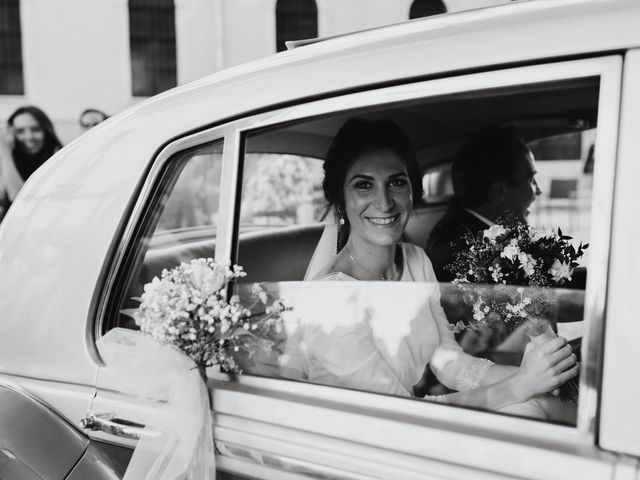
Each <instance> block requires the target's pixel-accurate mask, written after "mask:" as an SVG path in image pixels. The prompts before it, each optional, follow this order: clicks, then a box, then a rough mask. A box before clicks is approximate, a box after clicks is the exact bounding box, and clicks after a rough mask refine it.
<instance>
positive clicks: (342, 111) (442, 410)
mask: <svg viewBox="0 0 640 480" xmlns="http://www.w3.org/2000/svg"><path fill="white" fill-rule="evenodd" d="M639 24H640V4H638V2H637V1H635V0H579V1H578V0H554V1H546V0H538V1H528V2H515V3H512V4H508V5H504V6H499V7H492V8H487V9H479V10H474V11H467V12H460V13H456V14H451V15H439V16H435V17H431V18H426V19H419V20H414V21H410V22H407V23H404V24H400V25H395V26H389V27H383V28H378V29H374V30H370V31H365V32H361V33H357V34H353V35H346V36H343V37H337V38H330V39H325V40H322V39H319V40H317V41H312V42H304V43H305V44H304V45H298V46H295V45H294V46H293V47H294V48H291V49H290V50H289V51H287V52H283V53H280V54H278V55H275V56H273V57H270V58H265V59H263V60H260V61H257V62H254V63H251V64H246V65H242V66H238V67H235V68H232V69H229V70H225V71H223V72H220V73H218V74H215V75H213V76H211V77H208V78H204V79H202V80H200V81H196V82H194V83H191V84H188V85H185V86H183V87H179V88H176V89H174V90H171V91H169V92H167V93H164V94H161V95H159V96H157V97H154V98H152V99H150V100H148V101H145V102H143V103H141V104H139V105H136V106H135V107H132V108H130V109H129V110H127V111H126V112H124V113H122V114H119V115H117V116H115V117H113V118H110V119H109V120H107V121H105V122H104V123H102V124H100V125H99V126H97V127H96V128H94V129H93V130H91V131H90V132H88V133H87V134H85V135H84V136H82V137H81V138H79V139H78V140H76V141H74V142H73V143H72V144H70V145H68V146H66V147H65V148H63V149H62V150H61V151H60V152H59V153H58V154H56V155H55V157H53V158H52V159H51V160H50V161H48V162H47V163H46V164H45V165H44V166H43V167H42V168H41V169H40V170H39V171H38V172H36V174H34V175H33V176H32V178H31V179H30V180H29V181H28V182H27V184H26V185H25V187H24V189H23V190H22V191H21V193H20V195H19V197H18V198H17V200H16V201H15V203H14V204H13V205H12V207H11V208H10V210H9V212H8V214H7V216H6V217H5V220H4V221H3V223H2V225H1V226H0V272H1V273H0V312H1V315H2V320H1V322H0V477H1V478H18V479H27V478H28V479H31V478H60V479H62V478H66V479H79V478H89V477H90V478H105V479H106V478H109V479H111V478H120V477H121V476H122V474H123V472H124V470H125V469H126V465H127V462H128V460H129V458H130V456H131V451H132V448H133V447H134V446H135V444H136V441H137V440H136V438H137V437H138V436H139V435H140V432H141V430H142V428H144V425H147V424H149V423H153V418H154V413H155V410H156V408H157V406H156V405H154V404H153V402H148V401H147V402H142V401H140V400H139V399H138V398H137V397H136V396H135V395H132V394H131V392H128V391H126V389H123V388H121V387H120V386H119V384H118V381H117V380H118V379H117V377H118V372H117V371H115V370H113V369H112V368H110V366H109V365H107V364H105V362H104V360H103V358H102V357H101V355H100V352H99V350H98V348H97V346H96V341H97V340H98V339H100V338H101V337H102V336H103V335H104V334H105V333H106V332H108V331H109V330H111V329H112V328H114V327H125V328H135V325H133V323H132V321H131V319H130V317H129V316H127V315H125V314H124V313H123V312H127V311H128V309H131V308H135V307H136V301H135V300H133V298H134V297H137V296H139V295H140V292H141V291H142V287H143V285H144V284H145V283H147V282H149V281H150V280H151V279H152V278H153V277H154V276H156V275H158V274H159V273H160V271H161V270H162V269H163V268H170V267H173V266H175V265H177V264H178V263H180V262H182V261H188V260H190V259H193V258H200V257H215V258H216V259H218V260H221V261H224V260H228V261H231V262H233V263H237V264H240V265H242V266H243V267H244V268H245V270H246V271H247V272H248V276H247V277H246V278H245V279H244V282H245V284H250V283H252V282H267V283H268V284H270V285H276V286H277V285H285V286H287V287H286V288H295V286H296V285H300V284H303V283H304V284H306V282H302V280H303V278H304V275H305V271H306V269H307V266H308V263H309V260H310V258H311V255H312V253H313V251H314V248H315V247H316V244H317V242H318V240H319V238H320V236H321V234H322V231H323V228H324V224H323V222H322V213H323V207H324V203H323V198H322V189H321V182H322V160H323V158H324V156H325V154H326V151H327V147H328V145H329V143H330V142H331V139H332V137H333V136H334V134H335V133H336V131H337V129H338V128H339V127H340V125H342V124H343V123H344V121H345V120H346V119H348V118H351V117H355V116H360V117H367V118H382V117H384V118H391V119H393V120H394V121H395V122H396V123H397V124H399V125H400V126H401V127H402V128H403V129H404V130H405V131H406V133H407V134H408V136H409V137H410V139H411V141H412V142H413V145H414V147H415V149H416V151H417V155H418V160H419V163H420V165H421V168H422V169H423V172H424V175H425V176H424V185H425V197H424V198H423V201H422V204H421V205H420V207H419V208H417V209H416V211H415V212H414V215H413V216H412V218H411V220H410V223H409V227H408V229H407V231H406V240H407V241H409V242H413V243H415V244H417V245H419V246H424V245H425V242H426V239H427V237H428V235H429V232H430V229H431V228H432V226H433V225H434V223H435V222H436V221H437V219H438V218H439V217H440V216H441V215H442V213H443V211H444V208H445V206H446V202H447V200H448V199H449V198H450V197H451V186H450V179H449V173H448V172H449V169H450V165H451V161H452V159H453V158H454V157H455V155H456V153H457V152H458V150H459V149H460V146H461V145H462V144H463V143H464V142H465V140H466V139H467V138H469V137H470V136H472V135H473V134H474V133H477V132H479V131H481V130H483V129H485V128H487V127H496V126H509V127H511V128H513V129H515V130H516V131H517V132H518V134H519V135H520V136H521V137H522V138H524V139H525V140H526V141H527V142H529V145H530V146H531V148H532V150H533V151H534V153H535V155H536V157H537V169H538V173H539V183H540V185H541V188H542V190H543V194H542V195H541V197H540V198H539V199H538V201H537V202H536V203H535V204H534V207H533V208H532V212H531V216H530V221H531V222H532V223H535V224H539V225H546V226H552V227H553V226H562V228H563V230H564V231H565V232H568V233H570V234H571V235H572V236H573V237H574V238H576V239H579V240H581V241H585V242H588V243H589V244H590V246H589V248H588V250H587V255H586V256H585V258H584V262H583V267H584V268H585V269H586V270H587V271H588V276H587V281H586V285H582V286H580V285H578V286H577V287H578V288H577V289H574V290H573V291H569V293H570V295H568V296H569V298H570V299H571V301H573V302H575V301H577V302H578V303H579V307H580V308H579V309H577V310H576V311H578V312H580V313H579V316H578V317H575V316H574V318H572V319H571V320H573V321H572V322H569V323H568V324H567V325H566V326H565V325H563V324H558V330H559V332H560V333H561V334H565V335H567V336H571V337H582V347H581V356H582V363H581V371H580V383H579V388H580V391H579V397H578V401H577V404H575V405H574V407H573V408H574V410H573V413H572V415H570V416H568V417H565V419H564V420H561V421H545V420H540V419H532V418H527V417H526V416H519V415H512V414H505V413H498V412H490V411H480V410H477V409H471V408H465V407H461V406H449V405H442V404H437V403H432V402H428V401H422V400H420V399H416V398H401V397H395V396H391V395H384V394H380V393H376V392H371V391H362V390H357V389H350V388H338V387H335V386H327V385H322V384H318V383H310V382H305V381H301V380H292V379H287V378H282V376H279V375H277V374H275V373H273V372H270V371H269V370H268V369H267V370H264V371H259V372H258V373H256V374H250V373H249V374H246V375H240V376H237V377H231V376H229V375H227V374H225V373H222V372H220V371H218V370H217V369H216V368H211V369H209V377H210V381H209V387H210V389H211V393H212V399H213V407H214V415H213V418H214V421H213V425H212V428H213V432H214V437H215V445H216V461H217V468H218V470H219V472H220V473H219V475H220V476H221V477H222V478H224V476H229V478H261V479H268V478H269V479H285V478H286V479H288V478H291V479H294V478H325V479H338V478H340V479H370V478H389V479H399V478H402V479H411V478H415V479H418V478H420V479H424V478H442V479H444V478H448V479H454V478H456V479H462V478H465V479H467V478H473V479H479V478H486V479H496V478H521V479H523V478H527V479H551V478H554V479H556V478H558V479H573V478H581V479H594V480H596V479H597V480H601V479H605V478H606V479H629V480H631V479H638V478H640V474H639V473H638V470H639V461H640V435H638V432H640V415H638V407H637V405H638V404H640V386H639V385H640V383H639V382H638V381H637V379H638V377H637V373H634V370H635V368H636V366H637V365H640V353H639V352H640V349H639V348H638V345H640V328H638V327H637V326H636V325H635V324H634V321H636V317H637V316H638V314H637V308H636V306H635V300H634V298H635V293H634V292H635V290H634V288H633V285H634V284H635V280H634V277H635V274H636V273H638V271H640V250H638V249H637V248H636V247H637V245H636V242H637V239H638V238H640V220H639V219H638V218H637V217H638V213H637V205H638V201H639V200H640V196H639V190H638V178H640V162H639V161H638V159H639V158H640V135H638V131H640V90H639V89H638V83H637V82H640V33H639V32H638V29H637V26H638V25H639ZM634 219H635V220H634ZM354 283H355V282H354ZM364 285H365V287H366V285H367V284H364ZM242 287H243V286H242V285H236V286H235V287H234V288H236V289H238V288H240V289H241V288H242ZM580 287H582V288H580ZM345 288H348V287H347V286H345ZM359 288H362V287H359ZM376 288H378V290H376V291H379V285H378V287H376ZM576 299H577V300H576ZM388 301H392V299H388ZM327 303H330V302H327ZM249 370H250V369H249ZM105 414H108V415H107V416H105ZM88 427H91V428H88Z"/></svg>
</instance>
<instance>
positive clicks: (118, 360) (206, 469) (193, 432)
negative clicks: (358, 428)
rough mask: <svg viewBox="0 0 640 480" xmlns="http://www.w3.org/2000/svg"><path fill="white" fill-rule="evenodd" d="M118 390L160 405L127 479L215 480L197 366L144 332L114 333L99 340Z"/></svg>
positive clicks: (206, 401) (208, 419) (209, 426)
mask: <svg viewBox="0 0 640 480" xmlns="http://www.w3.org/2000/svg"><path fill="white" fill-rule="evenodd" d="M97 343H98V350H99V352H100V355H101V356H102V358H103V360H104V361H105V363H106V365H107V366H108V367H109V368H113V369H115V370H116V371H117V372H118V374H119V381H118V382H119V385H118V387H119V389H120V391H121V392H123V393H126V394H128V395H131V396H134V397H138V398H140V399H144V400H153V401H156V402H158V415H157V417H156V418H154V420H153V421H151V422H147V426H146V427H147V429H149V430H150V431H152V432H154V434H153V435H144V436H142V437H141V439H140V440H139V441H138V444H137V446H136V449H135V451H134V453H133V456H132V457H131V462H130V463H129V466H128V468H127V471H126V473H125V476H124V479H123V480H133V479H135V480H169V479H176V478H185V479H193V480H213V479H214V478H215V473H216V472H215V452H214V446H213V430H212V423H211V411H210V408H209V396H208V393H207V388H206V386H205V384H204V382H203V381H202V378H201V377H200V374H199V372H198V369H197V368H196V366H195V364H194V363H193V361H192V360H191V359H190V358H189V357H187V356H186V355H184V354H182V353H180V352H179V351H177V350H175V349H174V348H172V347H171V346H169V345H163V344H161V343H159V342H157V341H156V340H154V339H153V338H151V337H150V336H148V335H144V334H141V333H140V332H136V331H132V330H128V329H124V328H115V329H113V330H111V331H109V332H108V333H107V334H106V335H104V336H103V337H102V338H100V339H99V340H98V342H97Z"/></svg>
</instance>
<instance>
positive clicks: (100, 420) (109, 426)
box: [80, 412, 158, 440]
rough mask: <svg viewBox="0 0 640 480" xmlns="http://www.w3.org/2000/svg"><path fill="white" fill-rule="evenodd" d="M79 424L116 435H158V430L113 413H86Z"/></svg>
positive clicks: (141, 436) (137, 436)
mask: <svg viewBox="0 0 640 480" xmlns="http://www.w3.org/2000/svg"><path fill="white" fill-rule="evenodd" d="M80 426H81V427H82V428H85V429H87V430H93V431H96V430H100V431H102V432H105V433H109V434H111V435H115V436H117V437H124V438H129V439H131V440H140V439H141V438H143V437H145V438H149V437H156V436H158V432H155V431H153V430H149V429H148V428H146V427H145V426H144V425H142V424H140V423H135V422H131V421H129V420H123V419H121V418H118V417H117V416H116V414H115V413H93V412H89V413H87V416H86V417H83V418H81V419H80Z"/></svg>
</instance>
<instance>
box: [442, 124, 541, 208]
mask: <svg viewBox="0 0 640 480" xmlns="http://www.w3.org/2000/svg"><path fill="white" fill-rule="evenodd" d="M529 152H530V150H529V147H527V145H526V144H525V143H524V142H523V141H522V139H520V138H519V137H518V136H517V135H515V134H514V133H513V132H512V131H511V130H508V129H505V128H491V129H488V130H484V131H483V132H480V133H479V134H477V135H475V136H473V137H472V138H471V139H469V140H468V141H467V143H466V144H465V145H464V146H463V147H462V149H461V150H460V153H458V155H457V157H456V159H455V160H454V162H453V165H452V167H451V179H452V181H453V191H454V192H455V198H456V201H457V202H458V203H459V204H460V206H461V207H464V208H473V207H476V206H478V205H482V204H483V203H485V202H486V201H487V200H488V199H489V190H490V189H491V186H492V185H493V184H494V183H495V182H496V181H499V180H503V181H507V182H513V181H514V180H515V179H514V175H515V172H516V166H517V162H516V158H518V157H526V156H527V155H528V154H529Z"/></svg>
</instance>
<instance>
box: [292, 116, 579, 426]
mask: <svg viewBox="0 0 640 480" xmlns="http://www.w3.org/2000/svg"><path fill="white" fill-rule="evenodd" d="M324 173H325V178H324V181H323V189H324V193H325V197H326V199H327V201H328V203H329V205H330V206H331V207H332V208H333V210H334V212H336V216H337V218H336V220H337V224H338V232H337V242H336V243H334V245H335V246H336V250H335V252H337V253H334V254H331V255H329V257H328V258H327V257H325V260H328V262H327V263H326V264H324V265H322V266H320V268H317V264H318V261H319V258H321V257H322V255H323V253H322V252H320V251H319V250H320V249H321V247H320V245H319V247H318V249H317V251H316V254H314V260H313V261H312V265H314V264H315V265H316V267H313V266H312V267H310V268H311V269H312V270H315V271H312V272H311V273H310V272H308V274H307V277H308V278H309V276H311V279H312V280H326V281H342V280H351V281H353V280H367V281H387V282H394V281H400V282H431V283H432V284H436V283H437V280H436V277H435V274H434V271H433V268H432V266H431V262H430V261H429V259H428V258H427V256H426V254H425V252H424V250H423V249H421V248H419V247H417V246H415V245H412V244H408V243H403V242H401V241H400V240H401V238H402V234H403V232H404V229H405V227H406V225H407V222H408V220H409V216H410V215H411V212H412V209H413V207H414V205H415V204H416V203H417V202H418V200H419V199H420V198H421V194H422V183H421V182H422V179H421V174H420V170H419V167H418V165H417V161H416V158H415V153H414V151H413V149H412V147H411V145H410V143H409V141H408V139H407V138H406V136H405V135H404V133H403V132H402V131H401V129H400V128H399V127H398V126H397V125H396V124H394V123H393V122H391V121H384V120H383V121H380V120H378V121H369V120H364V119H351V120H349V121H348V122H346V123H345V125H344V126H343V127H342V128H341V129H340V131H339V132H338V133H337V135H336V137H335V139H334V141H333V143H332V145H331V147H330V149H329V152H328V154H327V158H326V160H325V163H324ZM334 241H336V239H335V238H334ZM332 243H333V242H332ZM321 244H322V241H321ZM428 303H429V305H428V308H427V309H426V310H425V311H426V312H427V313H426V314H425V315H423V318H421V323H422V325H423V327H424V328H421V329H418V330H417V331H416V332H417V334H412V335H410V336H408V338H406V339H405V341H406V342H408V343H407V345H406V348H407V349H408V350H409V351H411V352H414V351H416V350H419V351H420V355H403V356H402V360H399V359H398V358H395V359H394V358H388V357H389V355H388V352H385V351H384V348H382V347H380V346H379V345H380V342H379V338H374V337H375V335H374V334H373V331H372V329H371V328H362V325H354V327H353V329H352V331H350V332H348V335H345V332H344V330H343V331H341V334H340V338H338V337H337V336H336V335H333V336H332V335H331V334H330V333H326V331H325V330H326V329H324V330H323V329H315V330H314V331H313V332H312V333H309V332H307V333H306V334H305V335H306V337H305V344H306V345H307V346H308V349H309V350H308V353H307V357H308V358H306V360H305V363H306V367H305V376H306V378H307V379H308V380H310V381H321V383H323V384H328V385H336V386H343V387H352V388H359V389H364V390H369V391H374V392H379V393H389V394H395V395H406V396H410V395H411V392H412V387H413V385H415V384H416V383H417V382H418V381H419V380H420V378H421V376H422V373H423V371H424V368H425V362H424V360H425V359H426V362H427V363H429V365H430V366H431V369H432V370H433V372H434V373H435V375H436V376H437V378H438V380H439V381H440V382H441V383H443V384H444V385H445V386H447V387H448V388H450V389H452V390H456V392H454V393H450V394H447V395H439V396H437V397H427V399H428V400H429V399H430V400H434V401H439V402H444V403H452V404H460V405H465V406H470V407H476V408H483V409H491V410H496V409H504V408H505V407H508V406H516V407H517V404H522V403H523V402H528V401H529V400H531V399H535V398H536V397H539V396H541V395H543V394H546V393H548V392H550V391H552V390H554V389H555V388H557V387H558V386H559V385H561V384H563V383H564V382H566V381H567V380H569V379H570V378H572V377H573V376H575V375H576V374H577V372H578V365H577V363H576V357H575V355H574V354H573V353H572V351H571V347H570V346H568V345H567V343H566V341H565V339H563V338H561V337H557V338H555V339H553V340H551V341H549V342H548V343H546V344H543V345H539V346H535V347H534V346H533V345H532V344H530V345H529V346H528V347H527V349H526V351H525V354H524V357H523V360H522V363H521V365H520V367H511V366H503V365H497V364H494V363H492V362H491V361H489V360H486V359H480V358H475V357H472V356H470V355H467V354H465V353H464V352H463V351H462V348H461V347H460V345H458V343H457V342H456V341H455V339H454V337H453V334H452V333H451V332H450V330H449V328H448V321H447V319H446V316H445V314H444V311H443V309H442V307H441V305H440V292H439V289H438V288H437V285H436V286H435V288H434V289H433V294H431V295H430V299H429V301H428ZM378 337H379V336H378ZM314 346H315V348H314ZM338 346H339V348H337V347H338ZM343 357H345V358H347V357H348V361H347V360H345V361H343ZM535 410H537V411H538V413H539V411H540V407H539V406H538V407H536V408H534V411H535ZM505 411H508V410H505ZM512 412H514V413H523V412H525V413H531V410H529V411H528V412H527V410H526V409H525V410H521V411H518V410H517V408H516V409H515V410H512ZM534 414H535V413H534ZM542 416H545V414H544V413H543V414H542Z"/></svg>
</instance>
